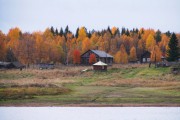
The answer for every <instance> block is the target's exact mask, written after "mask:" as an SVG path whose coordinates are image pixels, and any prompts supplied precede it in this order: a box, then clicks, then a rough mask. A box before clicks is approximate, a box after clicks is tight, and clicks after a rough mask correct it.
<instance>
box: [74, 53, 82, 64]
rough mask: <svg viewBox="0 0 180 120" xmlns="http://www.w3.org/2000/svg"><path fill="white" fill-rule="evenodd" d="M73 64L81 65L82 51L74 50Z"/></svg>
mask: <svg viewBox="0 0 180 120" xmlns="http://www.w3.org/2000/svg"><path fill="white" fill-rule="evenodd" d="M73 63H74V64H80V51H79V50H74V52H73Z"/></svg>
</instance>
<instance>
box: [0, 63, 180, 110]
mask: <svg viewBox="0 0 180 120" xmlns="http://www.w3.org/2000/svg"><path fill="white" fill-rule="evenodd" d="M84 69H88V70H87V71H86V72H82V70H84ZM0 106H66V107H67V106H68V107H70V106H72V107H75V106H76V107H78V106H80V107H131V106H132V107H142V106H168V107H174V106H180V75H174V74H171V73H170V68H154V67H152V68H148V65H139V64H135V65H134V64H133V65H113V66H111V67H109V68H108V71H107V72H94V71H92V70H91V67H86V66H84V67H82V66H81V67H80V66H77V67H63V68H59V69H53V70H36V69H27V70H23V71H19V70H6V71H0Z"/></svg>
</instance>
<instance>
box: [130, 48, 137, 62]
mask: <svg viewBox="0 0 180 120" xmlns="http://www.w3.org/2000/svg"><path fill="white" fill-rule="evenodd" d="M130 60H131V61H136V60H137V55H136V48H135V47H134V46H133V47H132V48H131V50H130Z"/></svg>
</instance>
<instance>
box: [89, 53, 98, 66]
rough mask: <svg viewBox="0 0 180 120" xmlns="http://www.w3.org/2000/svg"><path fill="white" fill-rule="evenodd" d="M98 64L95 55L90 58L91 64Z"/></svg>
mask: <svg viewBox="0 0 180 120" xmlns="http://www.w3.org/2000/svg"><path fill="white" fill-rule="evenodd" d="M95 62H96V55H95V54H91V55H90V56H89V64H93V63H95Z"/></svg>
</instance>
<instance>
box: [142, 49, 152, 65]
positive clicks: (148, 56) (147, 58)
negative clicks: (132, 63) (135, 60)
mask: <svg viewBox="0 0 180 120" xmlns="http://www.w3.org/2000/svg"><path fill="white" fill-rule="evenodd" d="M150 61H151V53H150V52H149V51H146V52H144V53H143V54H142V55H141V60H140V62H141V63H149V62H150Z"/></svg>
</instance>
